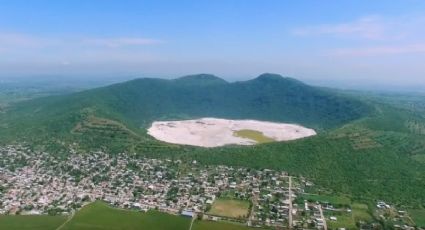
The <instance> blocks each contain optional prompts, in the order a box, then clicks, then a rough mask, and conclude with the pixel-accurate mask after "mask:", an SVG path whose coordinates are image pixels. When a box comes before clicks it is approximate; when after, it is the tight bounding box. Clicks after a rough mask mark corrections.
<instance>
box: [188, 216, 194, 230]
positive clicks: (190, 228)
mask: <svg viewBox="0 0 425 230" xmlns="http://www.w3.org/2000/svg"><path fill="white" fill-rule="evenodd" d="M195 219H196V215H194V216H193V217H192V221H191V222H190V227H189V230H192V226H193V222H195Z"/></svg>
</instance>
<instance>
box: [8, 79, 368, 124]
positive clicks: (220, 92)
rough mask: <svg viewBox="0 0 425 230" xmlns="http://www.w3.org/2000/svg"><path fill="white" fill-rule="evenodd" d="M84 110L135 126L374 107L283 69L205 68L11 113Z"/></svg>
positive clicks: (314, 118)
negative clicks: (233, 77)
mask: <svg viewBox="0 0 425 230" xmlns="http://www.w3.org/2000/svg"><path fill="white" fill-rule="evenodd" d="M83 110H84V111H88V110H90V111H93V112H94V113H95V114H96V115H97V116H107V117H108V118H114V119H118V120H120V119H123V120H124V121H125V122H129V123H132V124H133V125H135V126H143V125H146V124H147V123H150V122H151V121H153V120H158V119H179V118H192V117H205V116H212V117H221V118H251V119H260V120H270V121H281V122H292V123H299V124H302V125H305V126H308V127H312V128H316V129H326V128H333V127H336V126H339V125H341V124H344V123H347V122H349V121H352V120H355V119H358V118H360V117H362V116H364V115H365V114H366V113H367V111H368V108H367V106H365V105H364V104H362V103H361V102H359V101H356V100H353V99H349V98H343V97H340V96H336V95H334V94H332V93H329V92H325V91H322V90H321V89H318V88H315V87H312V86H308V85H306V84H303V83H302V82H299V81H297V80H294V79H291V78H284V77H281V76H280V75H275V74H263V75H261V76H259V77H257V78H255V79H253V80H249V81H240V82H234V83H228V82H226V81H224V80H223V79H220V78H218V77H215V76H213V75H207V74H201V75H192V76H186V77H182V78H178V79H174V80H164V79H153V78H143V79H136V80H132V81H128V82H124V83H120V84H114V85H111V86H108V87H103V88H97V89H93V90H88V91H84V92H81V93H76V94H72V95H68V96H62V97H48V98H43V99H37V100H33V101H28V102H25V103H21V104H18V105H17V106H16V107H15V108H14V109H12V110H11V111H10V114H13V113H15V114H16V115H18V114H22V113H25V114H31V117H33V118H34V119H36V120H38V119H39V118H38V117H41V118H49V119H48V120H50V121H54V120H57V119H58V117H57V116H58V115H60V116H64V115H66V114H71V113H74V114H75V113H76V112H81V111H83ZM17 117H19V116H17ZM36 120H34V122H36ZM41 120H42V119H41Z"/></svg>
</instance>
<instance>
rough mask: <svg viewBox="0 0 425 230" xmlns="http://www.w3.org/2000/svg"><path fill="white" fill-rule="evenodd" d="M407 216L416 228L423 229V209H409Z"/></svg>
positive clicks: (424, 213)
mask: <svg viewBox="0 0 425 230" xmlns="http://www.w3.org/2000/svg"><path fill="white" fill-rule="evenodd" d="M409 214H410V217H412V219H413V221H414V222H415V224H416V226H418V227H425V209H410V210H409Z"/></svg>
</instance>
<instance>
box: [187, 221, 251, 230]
mask: <svg viewBox="0 0 425 230" xmlns="http://www.w3.org/2000/svg"><path fill="white" fill-rule="evenodd" d="M249 229H254V228H250V227H248V226H246V225H239V224H232V223H227V222H213V221H196V222H195V223H194V224H193V228H192V230H249ZM256 229H258V228H256Z"/></svg>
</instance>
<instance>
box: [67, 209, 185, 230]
mask: <svg viewBox="0 0 425 230" xmlns="http://www.w3.org/2000/svg"><path fill="white" fill-rule="evenodd" d="M189 225H190V218H184V217H181V216H174V215H170V214H165V213H161V212H156V211H149V212H147V213H142V212H137V211H129V210H121V209H116V208H112V207H110V206H108V205H107V204H105V203H103V202H94V203H92V204H90V205H87V206H86V207H84V208H83V209H81V210H80V211H79V212H77V213H76V214H75V216H74V217H73V218H72V220H71V221H69V222H68V223H67V224H66V225H65V226H64V227H63V228H62V230H86V229H87V230H93V229H99V230H103V229H105V230H106V229H107V230H118V229H120V230H121V229H126V230H131V229H137V230H142V229H146V230H151V229H155V230H165V229H170V230H179V229H182V230H183V229H184V230H187V229H189Z"/></svg>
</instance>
